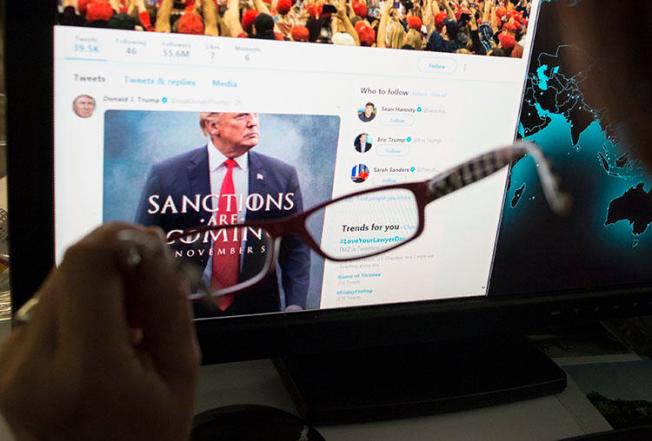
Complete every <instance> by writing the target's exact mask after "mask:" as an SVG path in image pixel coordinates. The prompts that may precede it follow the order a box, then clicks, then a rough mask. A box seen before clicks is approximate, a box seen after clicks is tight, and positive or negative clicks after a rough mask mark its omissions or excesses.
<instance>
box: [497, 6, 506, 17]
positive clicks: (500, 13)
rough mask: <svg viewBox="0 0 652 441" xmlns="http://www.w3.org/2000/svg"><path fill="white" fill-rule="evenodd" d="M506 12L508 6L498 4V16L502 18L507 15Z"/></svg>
mask: <svg viewBox="0 0 652 441" xmlns="http://www.w3.org/2000/svg"><path fill="white" fill-rule="evenodd" d="M505 14H507V8H506V7H504V6H498V7H497V8H496V15H497V16H498V18H502V17H503V15H505Z"/></svg>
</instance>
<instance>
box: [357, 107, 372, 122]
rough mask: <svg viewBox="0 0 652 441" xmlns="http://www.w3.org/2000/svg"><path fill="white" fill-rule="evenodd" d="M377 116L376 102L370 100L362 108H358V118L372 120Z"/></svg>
mask: <svg viewBox="0 0 652 441" xmlns="http://www.w3.org/2000/svg"><path fill="white" fill-rule="evenodd" d="M375 117H376V106H374V103H372V102H369V103H367V104H365V105H364V107H363V108H362V109H358V118H360V121H362V122H369V121H372V120H373V119H374V118H375Z"/></svg>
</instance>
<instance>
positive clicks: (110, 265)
mask: <svg viewBox="0 0 652 441" xmlns="http://www.w3.org/2000/svg"><path fill="white" fill-rule="evenodd" d="M127 228H130V229H137V228H136V227H132V226H129V225H128V224H117V223H116V224H109V225H106V226H104V227H100V228H98V229H96V230H95V231H93V232H92V233H90V234H89V235H88V236H86V237H85V238H84V239H82V240H81V241H79V242H78V243H77V244H75V245H73V246H72V247H70V248H69V249H68V251H67V252H66V254H65V256H64V259H63V261H62V262H61V265H60V266H59V268H58V269H57V271H56V272H55V273H54V275H53V281H52V286H53V287H52V289H53V290H54V291H55V292H56V294H57V302H56V303H57V308H58V310H59V317H60V320H59V329H60V333H61V340H60V341H61V344H62V345H63V344H65V345H68V346H72V347H73V349H75V350H76V351H75V352H74V353H81V354H86V353H94V354H96V355H97V356H101V355H103V356H106V357H116V356H117V357H123V356H128V355H130V353H133V351H132V350H131V345H130V343H129V342H130V334H129V326H128V322H127V319H126V314H125V302H124V297H125V294H124V283H123V271H124V269H123V268H121V266H120V264H121V260H120V258H121V256H122V253H123V250H124V244H123V243H121V242H120V241H119V240H118V238H117V233H118V231H123V230H124V229H127ZM97 348H102V351H98V350H97ZM91 351H92V352H91ZM98 361H99V360H98Z"/></svg>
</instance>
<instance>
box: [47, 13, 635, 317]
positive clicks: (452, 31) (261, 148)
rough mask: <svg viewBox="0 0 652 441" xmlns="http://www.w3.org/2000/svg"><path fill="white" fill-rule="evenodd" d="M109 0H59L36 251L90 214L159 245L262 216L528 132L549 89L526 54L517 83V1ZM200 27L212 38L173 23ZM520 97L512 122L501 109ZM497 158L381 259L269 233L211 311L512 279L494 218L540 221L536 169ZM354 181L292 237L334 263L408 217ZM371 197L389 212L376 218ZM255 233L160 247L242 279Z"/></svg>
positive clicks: (438, 291) (487, 288)
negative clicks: (48, 223)
mask: <svg viewBox="0 0 652 441" xmlns="http://www.w3.org/2000/svg"><path fill="white" fill-rule="evenodd" d="M80 3H81V2H80ZM119 3H120V2H116V5H114V6H115V8H116V10H115V11H114V10H113V9H111V8H110V6H109V7H108V9H107V8H106V7H105V6H108V5H100V3H94V2H91V3H89V4H88V6H85V5H84V7H83V8H82V6H81V5H78V6H77V9H75V7H74V6H70V5H69V4H68V3H67V2H63V3H62V4H61V5H60V6H59V15H58V19H59V24H57V25H56V26H55V28H54V43H55V44H54V89H55V95H54V118H55V124H54V129H55V130H54V140H55V142H54V164H55V167H54V193H55V194H54V197H55V210H54V233H55V244H54V251H55V256H56V260H57V261H58V260H60V259H61V257H62V256H63V253H64V251H65V249H66V248H67V247H68V246H69V245H71V244H72V243H73V242H75V241H76V240H78V239H79V238H81V237H82V236H83V235H85V234H86V233H87V232H89V231H90V230H92V229H93V228H95V227H96V226H97V225H99V224H102V223H104V222H109V221H118V220H119V221H129V222H137V223H140V224H144V225H157V226H159V227H161V228H162V229H163V230H164V231H165V232H166V234H168V239H169V240H170V243H171V245H173V242H174V240H173V239H171V238H172V237H174V235H175V234H178V233H179V232H180V231H184V230H186V229H189V228H195V227H201V226H205V225H209V226H210V225H216V224H222V223H223V222H226V223H234V222H251V221H267V220H272V219H280V218H284V217H286V216H289V215H293V214H296V213H299V212H302V211H304V210H306V209H309V208H311V207H315V206H318V205H320V204H323V203H325V202H327V201H330V200H333V199H336V198H338V197H340V196H343V195H347V194H350V193H354V192H357V191H361V190H368V189H373V188H376V187H382V186H387V185H391V184H400V183H409V182H416V181H423V180H425V179H428V178H431V177H433V176H435V175H436V174H438V173H440V172H442V171H444V170H446V169H448V168H450V167H453V166H455V165H458V164H460V163H462V162H464V161H465V160H468V159H470V158H472V157H475V156H477V155H479V154H482V153H485V152H487V151H489V150H491V149H493V148H495V147H500V146H505V145H509V144H511V143H512V142H513V141H514V139H515V137H516V136H517V135H518V134H520V135H522V136H531V135H532V136H534V135H533V133H534V132H537V131H539V133H543V131H544V127H543V125H542V124H539V125H537V121H535V117H534V116H532V112H540V111H541V110H540V107H541V105H542V104H541V103H542V102H543V101H541V100H539V98H538V95H537V93H538V92H539V90H545V87H544V86H545V85H544V83H545V82H546V81H549V82H550V84H549V85H548V90H552V89H554V88H555V87H557V83H556V82H555V83H554V84H553V80H555V79H556V78H558V76H555V74H557V73H558V69H559V68H558V66H557V67H555V66H553V65H552V63H550V62H549V61H546V63H547V64H546V65H545V68H544V67H541V68H540V69H539V70H537V73H538V75H539V77H538V80H537V82H536V86H537V87H538V89H537V88H535V84H534V82H533V81H534V80H533V78H531V77H528V67H529V61H530V58H529V54H530V53H531V51H532V46H533V41H534V34H535V29H536V21H537V17H538V12H539V11H538V10H539V7H540V1H538V0H532V1H521V2H517V4H512V3H510V5H509V8H506V7H504V6H501V5H492V2H480V3H479V4H476V3H470V2H451V4H450V5H448V9H449V10H448V11H447V10H444V9H443V7H442V10H439V6H437V7H432V5H431V3H430V2H423V4H421V2H420V3H413V2H410V1H407V0H406V1H401V2H394V3H392V4H389V3H388V2H376V1H369V2H367V3H366V4H364V3H358V2H353V3H351V4H347V3H342V4H341V5H340V4H337V5H330V4H321V3H314V2H309V1H306V2H301V1H299V2H295V3H294V4H293V3H292V2H285V3H284V2H283V0H279V1H272V2H271V4H267V3H265V2H262V1H254V2H253V3H248V2H238V1H233V0H232V1H229V2H226V1H225V2H220V1H219V0H218V1H217V2H215V3H214V4H210V2H206V3H202V2H200V3H198V5H199V6H197V5H195V3H194V2H190V4H188V5H186V4H177V3H178V2H176V3H175V2H171V1H166V0H164V1H162V2H153V3H152V4H149V3H146V2H135V4H134V5H133V6H132V3H128V2H127V3H128V4H125V5H122V4H119ZM286 3H287V4H286ZM435 3H437V2H435ZM426 4H427V5H430V8H431V9H432V10H424V8H425V5H426ZM363 7H364V8H363ZM82 9H83V10H82ZM331 9H333V10H332V11H331ZM211 17H212V19H211ZM215 20H216V23H217V25H216V24H215ZM125 23H126V24H128V26H126V25H125ZM70 25H73V26H70ZM75 25H79V26H75ZM82 26H83V27H82ZM127 27H128V28H130V29H129V30H124V29H125V28H127ZM155 28H156V29H158V30H163V31H172V32H149V31H151V30H154V29H155ZM132 29H136V30H141V32H136V31H135V30H132ZM208 33H212V34H215V33H217V34H219V35H220V36H215V35H192V34H208ZM551 57H552V56H551ZM544 61H545V60H544ZM539 62H540V63H541V65H542V66H543V61H541V60H539ZM526 85H527V89H526ZM524 91H525V103H526V107H525V108H524V110H525V111H526V112H528V113H527V115H528V118H531V120H532V123H531V124H528V125H524V124H523V122H522V121H523V120H522V119H521V122H520V123H519V115H520V112H521V103H522V102H523V95H524ZM546 111H549V110H546ZM537 115H540V113H537ZM539 117H540V118H541V116H539ZM549 118H552V117H549ZM553 120H554V118H553ZM553 122H554V121H553ZM546 130H547V129H546ZM609 158H611V157H609ZM611 160H612V159H605V161H607V162H608V161H611ZM517 167H518V168H516V169H515V174H514V175H513V176H512V188H510V187H509V171H508V169H507V168H505V169H504V170H502V171H500V172H498V173H496V174H494V175H492V176H490V177H488V178H486V179H484V180H482V181H480V182H478V183H476V184H474V185H472V186H469V187H467V188H464V189H462V190H460V191H458V192H455V193H454V194H452V195H450V196H448V197H446V198H442V199H441V200H438V201H437V202H435V203H433V204H430V205H428V206H427V207H426V212H425V221H424V231H423V233H422V234H421V236H420V237H419V238H418V239H417V240H415V241H412V242H410V243H409V244H406V245H405V246H403V247H400V248H398V249H396V250H394V251H390V252H388V253H385V254H382V255H378V256H373V257H369V258H366V259H361V260H354V261H347V262H335V261H332V260H326V259H324V258H323V256H321V255H319V254H318V253H315V252H314V251H311V250H309V248H308V247H307V246H306V244H305V243H304V242H303V241H301V240H297V238H296V237H286V238H283V239H282V240H281V241H279V243H278V244H277V245H276V246H277V250H276V257H277V259H276V261H275V265H274V267H273V268H272V271H270V273H269V275H268V277H266V281H265V282H264V283H263V284H262V285H260V284H259V285H258V286H257V287H256V288H255V289H253V292H247V291H243V292H242V293H237V294H236V295H235V299H232V300H231V301H230V302H232V303H230V304H229V305H227V306H226V307H225V308H224V309H222V308H221V307H220V311H221V312H220V313H219V314H218V315H225V316H229V315H231V316H232V315H248V314H260V313H277V312H284V311H297V310H322V309H330V308H349V307H356V306H366V305H382V304H394V303H400V302H414V301H432V300H440V299H454V298H467V297H480V296H487V295H488V294H489V293H490V292H492V293H493V292H495V291H498V293H500V292H509V291H510V289H512V290H514V289H516V290H520V291H523V290H524V289H523V287H522V286H518V285H514V286H515V288H514V287H511V288H510V286H511V285H510V286H507V287H506V285H509V283H508V282H509V281H508V282H506V281H505V279H506V275H505V271H506V270H505V268H509V265H506V264H505V261H506V260H508V258H510V257H511V256H513V255H514V254H515V253H518V252H521V251H522V250H521V249H520V245H517V246H515V245H513V240H514V238H513V237H510V236H511V230H512V229H514V228H516V229H517V230H518V228H520V227H523V226H524V225H527V222H524V221H522V220H520V219H519V218H518V216H519V215H516V214H512V213H516V209H519V210H523V211H525V210H529V211H532V212H539V211H541V212H542V213H544V214H542V218H544V219H545V218H548V217H550V216H552V215H551V214H550V209H549V208H548V207H547V205H546V204H545V201H544V200H543V198H542V197H537V191H538V190H537V185H538V184H537V182H536V181H535V180H534V178H533V176H536V173H535V170H536V165H535V164H534V163H533V162H532V161H527V160H525V161H520V162H519V163H518V166H517ZM515 182H516V183H517V185H518V186H517V187H516V188H514V183H515ZM371 194H372V195H375V196H373V197H372V196H370V197H360V198H354V199H351V200H346V201H343V202H342V203H341V204H339V205H338V204H336V205H331V206H328V207H326V208H325V209H323V210H320V211H318V212H316V214H315V215H314V216H311V217H310V218H309V219H308V221H307V227H308V230H309V231H308V232H309V234H310V237H311V239H312V240H314V242H315V243H316V244H317V245H318V246H319V247H320V248H321V249H322V250H324V251H325V252H326V253H327V254H329V255H331V256H333V255H335V256H336V257H337V256H339V257H350V256H353V255H356V253H364V252H368V251H369V250H378V249H381V248H382V247H383V246H388V244H391V243H393V241H397V240H401V239H400V238H404V237H407V236H409V235H410V234H412V233H413V231H414V229H415V222H417V220H415V217H414V212H413V211H414V210H413V207H412V206H411V205H410V202H409V201H408V202H405V198H403V196H402V195H401V193H400V192H399V193H398V194H397V193H388V194H383V193H380V194H375V193H371ZM378 198H381V199H383V200H385V201H393V202H392V203H391V204H389V205H388V206H392V207H394V208H395V210H394V211H392V210H386V209H385V208H383V209H382V210H381V211H382V213H379V209H374V208H373V203H374V201H377V200H378ZM401 205H403V206H401ZM504 205H505V207H504ZM506 213H507V214H506ZM520 216H523V215H520ZM525 216H529V215H525ZM512 224H516V225H517V226H516V227H513V226H512ZM507 230H509V231H507ZM254 236H255V234H253V233H251V234H250V236H249V237H248V238H245V237H241V238H239V239H238V240H237V245H232V246H230V247H229V248H224V249H222V250H220V251H219V252H218V251H217V248H215V244H214V242H216V241H217V239H216V238H215V237H211V236H205V237H202V238H201V239H200V238H198V240H199V242H201V243H202V246H198V247H195V246H184V247H179V248H178V249H175V255H176V257H178V258H185V259H190V260H192V261H194V262H196V263H197V265H198V266H199V268H200V269H201V272H202V273H203V277H204V278H205V279H206V280H209V281H210V280H213V278H214V276H213V273H214V272H215V271H213V268H214V265H216V264H217V265H222V267H231V268H232V269H233V272H234V274H235V275H234V276H233V277H235V278H236V279H237V278H242V277H244V276H243V274H245V273H247V271H250V268H251V266H252V265H254V266H255V265H256V263H255V262H256V260H257V259H260V258H261V256H262V255H264V254H266V253H267V254H268V251H269V250H268V248H269V245H271V244H267V243H265V242H264V241H262V242H261V240H260V237H258V238H256V237H254ZM503 242H504V244H503ZM184 244H185V245H187V243H185V242H184ZM531 245H532V244H528V247H526V248H528V249H529V250H537V248H536V247H532V246H531ZM629 246H630V247H631V246H632V244H629ZM515 247H516V248H518V249H517V250H515ZM222 254H225V255H222ZM505 254H508V257H507V258H506V257H504V256H505ZM535 254H536V253H535ZM229 256H230V257H229ZM234 256H235V257H234ZM252 262H253V263H252ZM501 271H502V273H501ZM511 271H516V272H520V274H522V275H523V277H527V275H528V274H530V273H528V271H527V269H517V270H514V269H512V270H511ZM494 280H497V281H498V282H496V283H495V284H494ZM415 281H418V283H416V282H415ZM572 283H573V282H570V285H572ZM550 284H551V285H550V286H553V282H552V281H551V282H550ZM494 285H497V286H499V287H500V288H495V287H494ZM406 287H409V289H405V288H406ZM530 288H531V287H530ZM555 288H559V285H555ZM525 290H526V291H527V289H525ZM530 290H531V289H530ZM250 291H252V290H250Z"/></svg>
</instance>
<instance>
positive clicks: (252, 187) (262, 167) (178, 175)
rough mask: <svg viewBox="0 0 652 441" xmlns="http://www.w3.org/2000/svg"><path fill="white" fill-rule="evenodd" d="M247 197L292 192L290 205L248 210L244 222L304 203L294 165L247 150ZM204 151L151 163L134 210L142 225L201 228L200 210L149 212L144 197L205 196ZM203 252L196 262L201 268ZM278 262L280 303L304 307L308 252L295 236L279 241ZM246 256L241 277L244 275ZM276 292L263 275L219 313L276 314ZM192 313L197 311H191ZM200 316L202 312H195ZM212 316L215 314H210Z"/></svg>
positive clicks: (283, 212) (207, 187) (274, 284)
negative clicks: (251, 287)
mask: <svg viewBox="0 0 652 441" xmlns="http://www.w3.org/2000/svg"><path fill="white" fill-rule="evenodd" d="M248 168H249V195H252V194H260V195H261V196H263V197H265V196H266V195H272V196H274V197H278V194H279V193H284V194H287V193H294V197H293V202H294V207H293V208H292V209H291V210H281V209H278V208H277V207H276V206H274V205H271V206H270V210H269V211H265V210H259V211H251V210H247V216H246V219H247V221H253V220H263V219H274V218H280V217H285V216H289V215H292V214H294V213H298V212H301V211H303V199H302V196H301V189H300V187H299V179H298V176H297V171H296V169H295V168H294V167H292V166H291V165H289V164H286V163H284V162H282V161H280V160H278V159H275V158H272V157H270V156H267V155H263V154H260V153H256V152H254V151H249V167H248ZM210 194H211V188H210V178H209V164H208V152H207V150H206V146H203V147H200V148H198V149H194V150H191V151H188V152H184V153H181V154H179V155H176V156H173V157H171V158H168V159H166V160H164V161H162V162H160V163H158V164H155V165H154V166H153V167H152V169H151V170H150V172H149V175H148V177H147V181H146V183H145V187H144V189H143V192H142V195H141V198H140V203H139V204H138V209H137V212H136V222H137V223H139V224H142V225H157V226H159V227H161V228H162V229H163V230H164V231H166V232H168V231H171V230H183V229H186V228H193V227H197V226H200V225H203V224H206V223H207V222H208V221H209V219H210V218H211V213H209V212H207V211H203V209H200V211H199V212H197V211H194V210H192V211H190V212H188V213H169V212H168V213H165V214H160V213H150V212H149V211H148V210H150V208H151V205H150V203H149V200H148V198H149V197H150V196H152V195H158V196H159V198H158V201H157V203H158V204H159V206H161V207H162V206H163V204H164V201H165V200H166V199H167V198H171V199H172V200H173V201H174V204H175V206H176V207H177V208H178V207H180V206H181V199H182V196H187V197H194V196H195V195H202V196H205V195H210ZM207 262H208V253H205V254H204V255H203V256H201V257H199V258H198V259H197V263H198V264H199V265H200V266H201V267H202V268H204V267H205V266H206V263H207ZM278 263H279V266H280V270H281V277H280V280H281V283H282V285H283V292H284V294H285V305H286V306H287V305H299V306H301V307H302V308H305V307H306V296H307V293H308V286H309V282H310V250H309V248H308V246H307V245H306V244H305V243H304V242H303V241H302V240H301V239H300V238H298V237H295V236H287V237H284V238H283V240H282V241H281V247H280V252H279V255H278ZM247 266H248V265H247V258H246V257H245V260H244V263H243V268H242V271H241V277H242V274H244V273H246V272H247ZM280 306H281V303H280V293H279V286H278V282H277V277H273V275H272V277H268V278H267V279H266V280H265V281H264V282H263V283H262V284H261V285H260V286H259V287H258V288H255V289H252V290H248V291H245V292H243V293H237V294H236V295H235V298H234V302H233V304H232V305H231V307H229V308H228V309H227V310H226V311H225V314H224V315H240V314H252V313H261V312H273V311H279V310H280ZM196 313H197V311H196ZM200 315H201V314H200ZM211 315H214V314H211Z"/></svg>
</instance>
